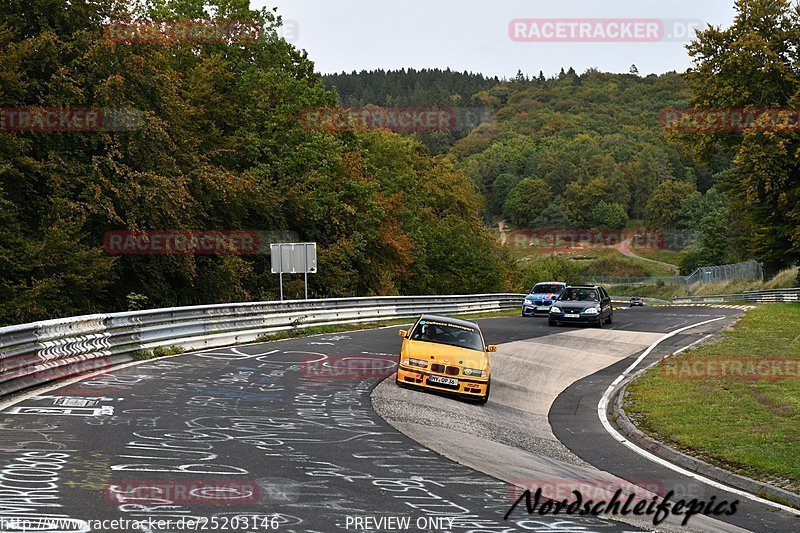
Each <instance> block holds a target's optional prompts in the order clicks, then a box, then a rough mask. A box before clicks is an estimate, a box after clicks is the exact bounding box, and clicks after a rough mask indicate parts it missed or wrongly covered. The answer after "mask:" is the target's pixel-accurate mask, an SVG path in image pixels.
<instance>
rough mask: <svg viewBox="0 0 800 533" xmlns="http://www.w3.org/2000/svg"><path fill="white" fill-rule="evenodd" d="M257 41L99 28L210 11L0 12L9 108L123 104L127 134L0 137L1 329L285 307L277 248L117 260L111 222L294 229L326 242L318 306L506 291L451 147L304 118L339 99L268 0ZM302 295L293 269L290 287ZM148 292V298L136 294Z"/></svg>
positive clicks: (191, 5) (0, 84)
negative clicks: (148, 37)
mask: <svg viewBox="0 0 800 533" xmlns="http://www.w3.org/2000/svg"><path fill="white" fill-rule="evenodd" d="M210 4H214V5H215V6H216V11H215V13H214V16H216V17H217V18H220V19H238V20H249V19H255V20H257V21H258V24H259V25H260V26H261V28H262V32H263V35H262V38H260V39H258V40H256V41H253V42H249V41H244V42H188V41H174V42H169V43H163V42H132V43H131V42H115V41H111V40H106V39H104V38H103V28H102V24H103V21H104V20H129V19H131V17H137V16H138V17H140V18H148V19H151V20H175V19H182V18H183V19H185V18H192V19H211V18H213V17H212V14H211V13H209V12H208V9H209V2H206V1H205V0H191V1H188V0H182V1H180V2H177V1H175V2H172V1H167V2H154V3H151V4H150V5H149V7H147V10H146V11H145V12H129V11H127V10H126V9H127V8H126V7H125V6H126V4H123V3H119V2H115V1H113V0H100V1H92V2H89V1H83V0H75V1H71V2H67V1H63V2H55V1H52V0H32V1H31V0H12V1H10V2H4V3H2V4H1V5H0V101H2V105H3V107H4V108H29V107H47V108H61V107H73V108H126V109H133V110H137V111H138V112H139V113H140V114H141V115H142V117H143V121H142V122H143V123H142V125H141V127H140V128H138V129H132V130H130V131H97V132H15V131H8V130H5V131H0V218H1V219H2V226H0V265H1V266H0V268H1V269H2V278H0V321H2V322H3V323H14V322H22V321H28V320H34V319H42V318H48V317H58V316H66V315H73V314H77V313H85V312H92V311H109V310H121V309H124V308H125V307H126V302H127V300H126V296H127V295H128V294H130V293H137V294H141V295H144V296H146V297H147V299H148V305H149V306H153V307H155V306H170V305H187V304H198V303H213V302H227V301H246V300H254V299H267V298H277V283H278V280H277V276H274V275H272V274H270V271H269V256H268V255H261V254H255V255H235V254H224V255H124V256H112V255H108V254H106V253H105V252H104V250H103V236H104V233H105V232H106V231H109V230H116V229H146V230H162V229H165V230H175V229H178V230H180V229H215V230H235V229H248V230H290V231H294V232H296V234H297V235H298V237H299V238H300V239H301V240H308V241H315V242H317V243H318V247H319V272H318V273H317V274H314V275H312V276H310V283H311V287H310V293H311V295H313V296H318V297H332V296H353V295H371V294H398V293H404V294H414V293H469V292H481V291H500V290H502V289H504V288H505V287H507V286H508V285H509V283H510V280H511V275H510V274H509V272H510V268H511V263H510V262H509V261H508V260H507V259H506V258H505V256H504V255H503V253H502V251H501V250H499V248H498V247H497V245H496V243H495V238H494V236H493V235H492V234H491V233H490V232H488V231H487V230H486V229H485V228H484V227H483V225H482V222H481V218H480V212H481V209H482V202H481V197H480V195H479V193H478V192H477V190H476V189H475V187H474V186H473V185H472V184H471V182H470V181H469V180H468V178H466V177H465V176H464V174H463V173H461V172H460V171H458V170H456V169H455V168H454V166H453V165H452V163H451V162H449V161H448V160H446V159H445V158H442V157H439V158H432V157H431V156H430V155H429V154H428V153H427V151H426V149H425V147H424V146H423V145H421V144H419V143H418V142H416V141H414V140H413V139H409V138H404V137H401V136H399V135H396V134H392V133H389V132H382V131H377V132H362V133H358V134H354V133H350V132H321V131H311V130H308V129H305V128H303V127H301V123H300V120H299V117H300V115H301V113H302V111H303V110H304V109H307V108H309V107H324V106H331V105H334V104H335V103H336V100H337V95H336V94H335V93H334V92H331V91H329V90H326V89H325V87H324V86H323V83H322V80H321V77H320V75H319V74H317V73H316V72H315V71H314V65H313V63H312V62H311V61H309V59H308V58H307V56H306V54H305V52H302V51H299V50H297V49H295V48H293V47H292V46H291V45H289V44H288V43H287V42H286V41H285V40H283V39H281V38H279V37H278V35H277V32H276V31H275V30H276V28H277V26H278V24H279V20H277V19H276V16H275V15H274V13H273V12H271V11H267V10H264V11H260V12H258V11H253V10H250V8H249V5H248V2H247V1H246V0H237V1H220V2H210ZM298 295H300V296H301V295H302V280H300V279H297V277H295V279H294V280H292V281H290V283H289V285H288V287H287V296H289V297H297V296H298ZM139 301H141V299H139Z"/></svg>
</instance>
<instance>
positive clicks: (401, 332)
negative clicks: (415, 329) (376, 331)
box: [397, 329, 408, 337]
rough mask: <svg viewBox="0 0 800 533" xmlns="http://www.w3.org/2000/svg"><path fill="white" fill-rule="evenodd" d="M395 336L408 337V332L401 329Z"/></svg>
mask: <svg viewBox="0 0 800 533" xmlns="http://www.w3.org/2000/svg"><path fill="white" fill-rule="evenodd" d="M397 334H398V335H399V336H401V337H407V336H408V331H406V330H404V329H401V330H400V331H398V332H397Z"/></svg>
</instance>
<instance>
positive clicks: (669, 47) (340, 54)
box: [251, 0, 734, 77]
mask: <svg viewBox="0 0 800 533" xmlns="http://www.w3.org/2000/svg"><path fill="white" fill-rule="evenodd" d="M251 5H252V6H254V7H256V6H257V7H261V6H271V7H276V6H277V7H278V12H279V13H280V14H282V15H283V16H284V19H287V20H290V21H291V22H290V23H289V24H288V25H287V29H286V32H285V35H286V37H287V38H288V39H289V40H290V41H292V42H293V43H294V44H295V45H296V46H297V47H299V48H303V49H305V50H307V51H308V54H309V57H310V58H311V59H312V60H313V61H314V62H315V63H316V66H317V70H318V71H320V72H323V73H331V72H341V71H346V72H350V71H352V70H361V69H367V70H369V69H375V68H383V69H398V68H402V67H415V68H434V67H439V68H446V67H450V68H451V69H452V70H458V71H463V70H468V71H472V72H481V73H483V74H487V75H490V76H495V75H496V76H499V77H503V76H505V77H513V76H514V75H515V74H516V72H517V70H518V69H521V70H522V71H523V72H525V73H526V74H531V75H535V74H538V72H539V70H542V71H544V73H545V75H547V76H549V75H552V74H556V73H557V72H558V71H559V70H560V69H561V67H565V68H568V67H570V66H572V67H574V68H575V70H577V71H578V72H579V73H580V72H583V71H585V70H586V69H587V68H590V67H596V68H598V69H600V70H602V71H609V72H627V71H628V69H629V68H630V66H631V64H636V66H637V67H638V69H639V72H640V73H642V74H649V73H651V72H654V73H662V72H667V71H670V70H677V71H683V70H685V69H686V68H688V67H689V66H690V61H689V57H688V56H687V54H686V49H685V48H684V46H685V44H686V41H687V39H681V38H677V37H673V38H672V39H669V38H668V39H666V40H664V41H658V42H585V41H583V42H580V41H579V42H515V41H514V40H513V39H512V35H513V32H512V35H510V34H509V22H510V21H512V20H513V19H536V20H537V21H538V22H535V23H530V22H529V23H526V25H524V26H522V27H523V28H525V32H524V33H523V34H522V35H528V36H530V35H533V38H536V35H537V32H538V33H539V34H541V30H544V31H545V33H544V36H547V35H548V34H547V33H546V32H547V31H548V30H547V27H545V26H541V24H543V23H544V21H541V19H571V20H574V19H580V20H583V19H627V20H628V21H629V22H630V19H636V20H640V21H641V20H647V21H651V22H652V21H653V20H654V19H656V20H661V21H667V22H665V25H664V28H665V31H667V32H668V33H669V32H671V31H672V30H671V28H678V29H677V30H676V31H677V33H680V32H681V30H682V28H685V27H687V26H690V25H691V24H700V23H702V24H712V25H723V26H727V25H729V24H730V22H731V21H732V19H733V16H734V10H733V0H668V1H666V0H665V1H662V2H656V1H655V0H649V1H648V0H547V1H543V0H458V1H456V0H394V1H387V0H335V1H330V0H251ZM674 20H677V21H679V22H677V23H676V25H672V23H671V22H669V21H674ZM683 21H685V22H683ZM597 25H598V24H594V25H593V26H592V30H591V31H592V32H596V31H600V30H602V31H608V32H609V33H611V32H612V31H614V28H615V27H614V26H608V23H600V24H599V25H600V26H602V27H601V28H599V30H598V29H597ZM531 26H534V28H533V30H530V31H532V32H533V33H529V32H528V30H529V29H530V28H531ZM628 27H629V28H630V26H628ZM549 35H550V36H554V37H555V38H559V36H558V35H556V34H553V33H551V34H549ZM565 35H567V34H566V33H563V28H562V33H561V35H560V38H561V39H562V40H563V39H565V38H566V39H575V38H574V37H565ZM648 35H649V34H648ZM579 38H580V37H578V39H579Z"/></svg>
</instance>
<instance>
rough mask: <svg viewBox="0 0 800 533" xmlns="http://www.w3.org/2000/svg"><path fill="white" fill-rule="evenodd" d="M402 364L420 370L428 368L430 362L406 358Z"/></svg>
mask: <svg viewBox="0 0 800 533" xmlns="http://www.w3.org/2000/svg"><path fill="white" fill-rule="evenodd" d="M401 364H404V365H406V366H418V367H420V368H428V362H427V361H423V360H422V359H413V358H411V357H404V358H403V360H402V361H401Z"/></svg>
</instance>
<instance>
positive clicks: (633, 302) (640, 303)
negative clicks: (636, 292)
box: [631, 296, 644, 307]
mask: <svg viewBox="0 0 800 533" xmlns="http://www.w3.org/2000/svg"><path fill="white" fill-rule="evenodd" d="M637 305H638V306H640V307H644V300H642V299H641V298H639V297H638V296H634V297H633V298H631V307H634V306H637Z"/></svg>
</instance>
